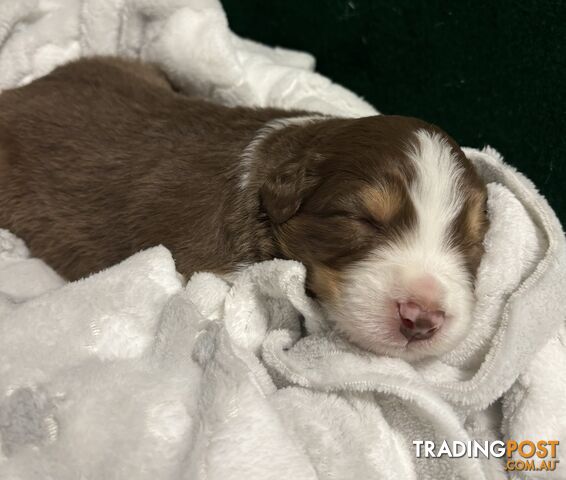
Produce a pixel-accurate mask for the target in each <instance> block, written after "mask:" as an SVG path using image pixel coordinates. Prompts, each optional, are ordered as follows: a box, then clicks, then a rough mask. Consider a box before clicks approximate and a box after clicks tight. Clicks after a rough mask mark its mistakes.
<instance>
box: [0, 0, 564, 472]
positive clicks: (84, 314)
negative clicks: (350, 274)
mask: <svg viewBox="0 0 566 480" xmlns="http://www.w3.org/2000/svg"><path fill="white" fill-rule="evenodd" d="M95 53H103V54H120V55H127V56H133V57H140V58H143V59H148V60H151V61H154V62H156V63H158V64H159V65H160V66H161V67H162V68H164V69H165V70H166V71H167V73H168V74H169V75H171V77H172V78H173V79H175V81H176V82H177V83H178V84H179V85H180V86H182V87H184V88H187V89H190V90H191V91H196V92H197V93H199V94H202V95H207V96H208V97H209V98H211V99H213V100H215V101H219V102H222V103H225V104H228V105H232V104H248V105H259V106H268V105H269V106H280V107H287V108H302V109H309V110H313V111H321V112H324V113H328V114H332V115H342V116H364V115H371V114H376V111H375V110H374V109H373V108H372V107H371V106H370V105H368V104H367V103H366V102H364V101H363V100H361V99H360V98H358V97H357V96H355V95H354V94H353V93H351V92H349V91H347V90H345V89H343V88H342V87H340V86H338V85H335V84H333V83H331V82H330V81H329V80H327V79H326V78H324V77H322V76H320V75H318V74H316V73H314V72H313V68H314V60H313V59H312V57H310V56H309V55H307V54H304V53H301V52H292V51H288V50H284V49H271V48H269V47H265V46H263V45H259V44H256V43H254V42H251V41H249V40H245V39H241V38H239V37H237V36H236V35H234V34H233V33H232V32H230V30H229V29H228V26H227V22H226V19H225V16H224V13H223V11H222V9H221V6H220V4H219V3H218V2H216V1H214V0H166V1H159V2H158V1H155V0H153V1H152V0H114V1H113V0H103V1H100V0H84V1H81V2H79V1H78V0H25V1H21V2H14V1H12V0H0V89H4V88H11V87H14V86H17V85H21V84H24V83H26V82H29V81H31V80H33V79H34V78H37V77H39V76H41V75H43V74H45V73H47V72H49V71H50V70H52V69H53V68H54V67H56V66H57V65H58V64H60V63H64V62H66V61H68V60H70V59H73V58H77V57H78V56H80V55H90V54H95ZM465 153H466V155H467V156H468V157H469V158H470V159H471V160H472V161H473V162H474V164H475V165H476V167H477V169H478V171H479V172H480V175H481V176H482V178H483V179H484V181H485V182H486V184H487V185H488V194H489V202H488V206H489V215H490V220H491V225H490V229H489V232H488V234H487V237H486V241H485V245H486V254H485V257H484V259H483V261H482V264H481V266H480V270H479V273H478V282H477V287H476V296H477V299H478V301H477V306H476V310H475V313H474V329H473V330H472V331H471V332H470V334H469V335H468V336H467V337H466V339H465V340H464V341H463V342H462V344H461V345H459V346H458V347H457V348H456V349H455V350H454V351H452V352H450V353H449V354H447V355H445V356H444V357H443V358H437V359H431V360H428V361H426V362H420V363H418V364H415V365H412V364H409V363H407V362H404V361H402V360H400V359H395V358H386V357H377V356H374V355H369V354H367V353H365V352H362V351H359V350H357V349H355V348H353V347H352V346H350V345H348V344H347V343H345V342H344V341H343V340H341V339H340V338H339V337H337V336H335V334H334V333H333V332H331V331H329V329H328V327H327V325H326V323H325V319H324V316H323V314H322V312H321V311H320V309H319V307H318V305H317V304H316V303H315V302H313V301H312V300H310V299H309V298H308V297H307V296H306V295H305V293H304V280H305V269H304V267H303V266H302V265H300V264H298V263H296V262H287V261H279V260H274V261H271V262H265V263H261V264H257V265H252V266H250V267H249V268H247V269H245V270H244V271H242V272H241V273H240V274H238V275H237V276H236V277H235V278H233V279H231V281H230V282H227V281H226V280H224V279H221V278H219V277H217V276H215V275H212V274H210V273H198V274H195V275H194V276H193V277H192V278H191V279H190V281H189V282H188V284H187V285H186V286H182V285H181V283H180V281H179V279H178V276H177V274H176V272H175V265H174V262H173V259H172V257H171V255H170V253H169V252H168V251H167V250H166V249H165V248H163V247H155V248H152V249H149V250H146V251H143V252H139V253H138V254H136V255H134V256H132V257H131V258H129V259H127V260H125V261H124V262H122V263H121V264H119V265H116V266H114V267H112V268H110V269H108V270H106V271H104V272H101V273H99V274H96V275H93V276H91V277H89V278H86V279H83V280H81V281H79V282H74V283H65V282H64V281H63V280H62V279H61V278H60V277H59V276H58V275H57V274H56V273H54V272H53V271H52V270H51V269H50V268H49V267H48V266H47V265H45V264H44V263H43V262H42V261H40V260H38V259H34V258H31V257H30V256H29V252H28V251H27V249H26V248H25V245H24V244H23V242H22V241H21V240H19V239H17V238H16V237H14V236H13V235H11V234H10V233H9V232H7V231H5V230H0V480H2V479H16V478H17V479H25V480H27V479H46V478H56V479H61V480H64V479H73V480H75V479H77V478H94V479H126V478H128V479H129V478H136V479H156V478H159V479H186V480H197V479H218V480H226V479H234V480H240V479H244V478H245V479H252V480H253V479H258V480H260V479H261V480H265V479H288V478H293V479H299V480H301V479H317V478H327V479H357V478H364V479H370V478H379V479H431V480H432V479H434V480H439V479H474V480H477V479H499V478H508V476H507V475H508V473H507V472H505V471H504V463H503V461H502V460H500V459H497V458H491V459H489V460H487V459H475V458H468V457H463V458H459V459H450V458H438V459H425V458H417V457H416V455H415V447H414V445H413V441H415V440H433V441H436V442H437V444H440V443H441V442H442V441H443V440H448V441H452V440H458V441H464V442H465V441H468V440H481V441H483V440H495V439H517V440H522V439H530V440H534V441H536V440H539V439H555V440H565V439H566V403H565V402H564V401H563V398H564V395H565V394H566V377H565V376H564V374H563V372H566V327H565V318H566V305H565V303H564V295H563V292H564V291H566V242H565V241H564V234H563V232H562V228H561V226H560V224H559V222H558V220H557V219H556V216H555V215H554V213H553V212H552V210H551V208H550V207H549V206H548V204H547V203H546V201H545V200H544V198H542V197H541V195H540V194H539V193H538V192H537V191H536V189H535V187H534V186H533V185H532V184H531V183H530V182H529V181H528V180H527V179H526V178H525V177H523V176H522V175H521V174H520V173H518V172H516V171H515V170H514V169H513V168H511V167H510V166H508V165H507V164H505V162H503V160H502V159H501V157H500V156H499V155H498V154H497V152H496V151H494V150H493V149H490V148H486V149H484V150H481V151H479V150H475V149H466V150H465ZM0 208H2V206H1V205H0ZM301 323H302V325H303V327H304V328H302V327H301ZM305 328H306V330H307V335H306V336H305V335H302V334H301V332H302V331H304V329H305ZM558 458H559V459H560V458H564V453H563V452H562V451H561V449H560V447H559V448H558ZM565 469H566V467H565V466H563V465H561V464H558V469H557V471H554V472H549V473H548V478H554V479H561V478H566V470H565ZM516 475H519V474H516ZM523 475H524V476H531V477H536V478H538V477H540V476H544V473H543V472H525V473H524V474H523ZM511 478H519V477H511Z"/></svg>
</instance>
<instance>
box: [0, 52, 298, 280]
mask: <svg viewBox="0 0 566 480" xmlns="http://www.w3.org/2000/svg"><path fill="white" fill-rule="evenodd" d="M138 67H139V69H140V71H141V73H142V74H143V75H136V73H137V72H138V70H137V69H138ZM146 68H147V70H145V69H146ZM159 80H162V82H159ZM292 115H293V113H292V112H283V111H277V110H269V109H266V110H252V109H245V108H234V109H231V108H225V107H222V106H217V105H211V104H210V103H208V102H205V101H203V100H199V99H196V98H189V97H185V96H182V95H179V94H176V93H175V92H173V91H172V90H171V88H170V87H169V86H168V84H167V83H166V82H165V81H164V80H163V79H162V78H160V77H159V73H158V72H157V71H152V70H150V69H149V67H143V66H138V65H137V64H128V63H124V64H122V63H120V62H115V61H110V62H108V61H107V60H102V59H100V60H91V61H83V62H80V63H74V64H71V65H68V66H65V67H63V68H60V69H58V70H57V71H56V72H54V73H53V74H51V75H49V76H47V77H45V78H42V79H40V80H38V81H36V82H34V83H32V84H31V85H28V86H26V87H24V88H20V89H16V90H12V91H7V92H5V93H3V94H2V95H1V96H0V152H1V153H0V158H1V159H2V160H1V162H2V163H0V203H1V206H2V207H1V209H0V225H1V226H2V227H6V228H9V229H10V230H12V231H13V232H14V233H15V234H17V235H19V236H21V237H22V238H24V239H25V240H26V242H27V243H28V245H29V247H30V249H31V251H32V252H33V253H34V254H35V255H37V256H39V257H42V258H44V259H45V260H46V261H47V262H48V263H49V264H50V265H53V266H54V267H55V268H56V269H57V270H58V271H59V272H60V273H62V274H63V275H64V276H65V277H67V278H68V279H71V280H72V279H77V278H80V277H82V276H85V275H88V274H90V273H92V272H95V271H98V270H100V269H102V268H105V267H108V266H111V265H113V264H115V263H117V262H119V261H121V260H123V259H124V258H126V257H127V256H129V255H131V254H132V253H134V252H136V251H139V250H140V249H143V248H147V247H150V246H154V245H158V244H164V245H165V246H166V247H168V248H169V249H171V251H172V252H174V254H175V260H176V263H177V267H178V269H179V271H180V272H182V273H183V274H190V273H191V272H194V271H197V270H212V271H217V272H230V271H232V270H233V269H235V268H236V266H237V265H239V264H242V263H251V262H255V261H259V260H265V259H267V258H272V257H273V256H274V254H275V251H274V248H273V242H272V240H271V234H270V232H269V225H268V224H267V223H266V222H265V221H262V219H261V218H260V217H261V216H260V213H259V198H257V195H253V194H252V193H251V192H250V191H242V190H241V189H240V188H239V186H238V185H239V182H240V178H241V176H242V171H241V163H240V160H239V159H240V155H241V153H242V151H243V150H244V149H245V148H246V146H247V145H248V144H249V143H250V142H251V140H252V139H253V138H254V136H255V135H256V133H257V131H258V130H259V129H260V128H261V127H262V126H263V125H264V124H265V123H266V122H268V121H269V120H271V119H272V118H275V117H278V118H279V117H284V116H292Z"/></svg>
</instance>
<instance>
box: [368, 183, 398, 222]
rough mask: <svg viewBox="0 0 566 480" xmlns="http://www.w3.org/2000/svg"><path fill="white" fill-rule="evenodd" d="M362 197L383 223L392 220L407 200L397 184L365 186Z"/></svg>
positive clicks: (369, 209)
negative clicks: (384, 186)
mask: <svg viewBox="0 0 566 480" xmlns="http://www.w3.org/2000/svg"><path fill="white" fill-rule="evenodd" d="M360 197H361V199H362V202H363V204H364V206H365V208H366V209H367V211H368V212H369V213H370V214H371V215H372V216H373V217H374V218H375V219H376V220H377V221H378V222H382V223H389V222H391V221H392V220H393V218H395V216H396V215H397V214H398V213H399V211H400V209H401V206H402V205H403V203H404V200H405V199H404V196H403V191H402V190H401V189H400V188H398V187H397V186H396V185H395V184H388V185H387V187H386V188H376V187H372V186H368V187H365V188H364V189H362V191H361V192H360Z"/></svg>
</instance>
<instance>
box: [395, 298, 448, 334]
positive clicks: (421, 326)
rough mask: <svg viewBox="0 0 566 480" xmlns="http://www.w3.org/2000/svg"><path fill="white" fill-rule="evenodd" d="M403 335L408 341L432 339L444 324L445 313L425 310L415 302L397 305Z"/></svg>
mask: <svg viewBox="0 0 566 480" xmlns="http://www.w3.org/2000/svg"><path fill="white" fill-rule="evenodd" d="M397 305H398V309H399V318H400V320H401V326H400V327H399V329H400V331H401V333H402V334H403V335H404V336H405V337H406V338H407V339H408V340H424V339H426V338H430V337H432V336H433V335H434V334H435V333H436V332H437V331H438V329H439V328H440V327H441V326H442V323H443V322H444V318H445V316H446V315H445V313H444V312H443V311H442V310H434V311H429V310H425V309H424V308H423V307H421V306H420V305H419V304H418V303H415V302H411V301H409V302H400V303H398V304H397Z"/></svg>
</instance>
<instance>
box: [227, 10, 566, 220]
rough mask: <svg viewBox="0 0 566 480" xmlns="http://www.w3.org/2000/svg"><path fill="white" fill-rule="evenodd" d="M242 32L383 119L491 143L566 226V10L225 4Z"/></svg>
mask: <svg viewBox="0 0 566 480" xmlns="http://www.w3.org/2000/svg"><path fill="white" fill-rule="evenodd" d="M223 4H224V7H225V9H226V11H227V14H228V20H229V22H230V25H231V27H232V29H233V30H234V31H235V32H236V33H238V34H240V35H242V36H245V37H249V38H252V39H254V40H258V41H261V42H264V43H267V44H270V45H280V46H284V47H289V48H295V49H300V50H306V51H309V52H311V53H313V54H314V55H315V56H316V58H317V62H318V63H317V65H318V66H317V69H318V71H319V72H321V73H322V74H324V75H327V76H329V77H330V78H332V79H333V80H334V81H336V82H338V83H341V84H343V85H344V86H346V87H348V88H350V89H352V90H353V91H355V92H356V93H358V94H360V95H362V96H363V97H365V98H366V99H367V100H369V101H370V102H371V103H372V104H373V105H375V106H376V107H377V108H378V109H379V110H380V111H381V112H383V113H391V114H392V113H395V114H404V115H412V116H416V117H421V118H423V119H425V120H428V121H430V122H433V123H436V124H438V125H439V126H441V127H443V128H444V129H445V130H447V131H448V132H449V133H450V134H451V135H452V136H454V138H456V140H458V141H459V142H460V143H461V144H462V145H466V146H473V147H482V146H483V145H486V144H490V145H492V146H494V147H495V148H496V149H498V150H499V151H500V152H501V153H502V154H503V155H504V157H505V158H506V160H507V161H508V162H509V163H511V164H513V165H515V166H516V167H517V168H519V169H520V170H522V171H523V172H524V173H526V174H527V175H528V176H530V177H531V178H532V179H533V180H534V182H535V183H536V184H537V185H538V187H539V189H540V190H541V191H542V192H543V193H544V194H545V195H546V197H547V198H548V199H549V201H550V203H551V204H552V206H553V207H554V208H555V209H557V211H558V213H559V216H560V218H561V220H562V222H563V224H564V223H566V191H565V190H566V1H562V0H531V1H524V0H523V1H521V0H519V1H510V0H491V1H487V0H475V1H472V0H465V1H460V0H434V1H427V2H425V1H423V0H401V1H396V2H393V1H389V2H387V1H383V0H351V1H346V0H317V1H307V0H303V1H299V0H287V1H282V0H223Z"/></svg>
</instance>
